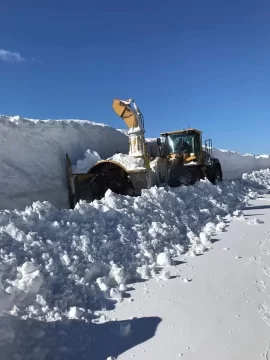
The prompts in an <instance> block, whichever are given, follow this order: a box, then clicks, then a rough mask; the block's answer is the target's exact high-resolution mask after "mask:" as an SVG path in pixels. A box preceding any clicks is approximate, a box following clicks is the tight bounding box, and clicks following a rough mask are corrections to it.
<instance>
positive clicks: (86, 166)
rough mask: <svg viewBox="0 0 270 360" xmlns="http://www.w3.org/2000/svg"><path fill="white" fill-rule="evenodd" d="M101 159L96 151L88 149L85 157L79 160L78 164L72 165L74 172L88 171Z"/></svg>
mask: <svg viewBox="0 0 270 360" xmlns="http://www.w3.org/2000/svg"><path fill="white" fill-rule="evenodd" d="M100 160H101V158H100V156H99V154H98V153H97V152H96V151H92V150H90V149H88V150H86V151H85V152H84V159H82V160H77V162H76V165H72V172H73V173H74V174H80V173H87V172H88V170H90V169H91V168H92V167H93V166H94V165H95V164H96V162H97V161H100Z"/></svg>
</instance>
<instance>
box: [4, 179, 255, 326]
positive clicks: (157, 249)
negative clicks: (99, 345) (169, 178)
mask: <svg viewBox="0 0 270 360" xmlns="http://www.w3.org/2000/svg"><path fill="white" fill-rule="evenodd" d="M251 196H254V195H253V194H252V193H250V191H249V190H248V189H247V188H245V187H244V186H243V184H242V182H241V181H237V182H230V183H229V182H224V183H223V184H222V185H220V186H213V185H212V184H211V183H209V182H208V181H201V182H198V183H197V184H196V185H195V186H194V187H184V188H176V189H171V190H165V189H164V188H155V187H154V188H152V189H150V190H144V191H143V194H142V196H140V197H136V198H134V197H129V196H121V195H116V194H113V193H112V192H111V191H109V190H108V191H107V193H106V196H105V198H104V199H102V200H99V201H94V202H92V203H90V204H89V203H86V202H83V201H81V202H80V203H78V204H77V205H76V207H75V209H74V210H64V209H63V210H61V209H57V208H55V207H54V206H53V205H51V204H50V203H48V202H43V203H41V202H36V203H34V204H33V205H32V206H30V207H27V208H26V209H25V210H24V211H17V210H14V211H8V210H5V211H1V212H0V264H1V269H0V270H1V274H0V275H1V279H2V291H4V295H5V297H6V298H7V296H9V299H10V304H12V309H11V310H10V313H11V314H12V315H16V316H26V317H31V318H36V319H39V320H46V321H56V320H63V319H64V318H65V317H66V318H83V319H88V318H89V317H91V316H92V311H93V310H94V309H95V308H96V306H97V304H98V305H99V306H100V304H101V305H102V301H103V299H104V298H106V297H112V298H115V299H117V300H120V299H121V296H122V292H124V291H125V290H126V284H127V282H128V280H131V279H132V280H134V279H138V278H143V279H147V278H149V277H152V276H154V277H158V272H159V267H160V266H166V265H170V264H171V261H172V260H173V259H174V258H175V257H177V256H179V255H181V254H183V253H187V252H188V254H190V255H193V256H196V255H197V254H201V253H203V252H204V251H205V250H206V249H207V248H208V247H209V246H211V242H210V238H211V235H213V234H215V233H216V232H219V231H222V230H223V229H224V228H225V227H226V225H225V223H224V221H223V220H224V217H226V216H228V214H231V215H233V212H234V211H235V210H236V209H240V208H241V207H242V206H245V205H246V204H247V201H248V200H249V198H250V197H251ZM89 219H91V221H89ZM226 219H227V220H229V219H230V218H228V217H227V218H226ZM163 275H164V274H163ZM163 275H162V276H163ZM166 276H168V275H166Z"/></svg>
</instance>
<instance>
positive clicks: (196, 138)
mask: <svg viewBox="0 0 270 360" xmlns="http://www.w3.org/2000/svg"><path fill="white" fill-rule="evenodd" d="M161 139H162V143H163V146H164V150H165V151H164V152H165V153H166V156H168V157H174V156H176V155H177V154H184V155H185V157H187V158H188V157H190V156H192V157H194V156H196V157H199V155H200V154H201V151H202V133H201V131H199V130H196V129H186V130H178V131H171V132H166V133H162V134H161Z"/></svg>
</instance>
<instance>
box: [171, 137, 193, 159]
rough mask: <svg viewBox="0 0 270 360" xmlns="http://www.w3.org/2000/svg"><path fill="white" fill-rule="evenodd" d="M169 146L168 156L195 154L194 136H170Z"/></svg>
mask: <svg viewBox="0 0 270 360" xmlns="http://www.w3.org/2000/svg"><path fill="white" fill-rule="evenodd" d="M167 144H168V155H169V154H174V153H183V152H186V153H188V154H190V153H193V152H194V135H193V134H192V135H188V134H185V133H183V134H173V135H168V137H167Z"/></svg>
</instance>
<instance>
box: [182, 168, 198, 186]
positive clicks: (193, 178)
mask: <svg viewBox="0 0 270 360" xmlns="http://www.w3.org/2000/svg"><path fill="white" fill-rule="evenodd" d="M199 178H200V176H199V169H198V167H197V166H183V170H182V171H181V173H180V175H179V181H180V185H185V186H188V185H194V184H195V183H196V182H197V181H198V180H199Z"/></svg>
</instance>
